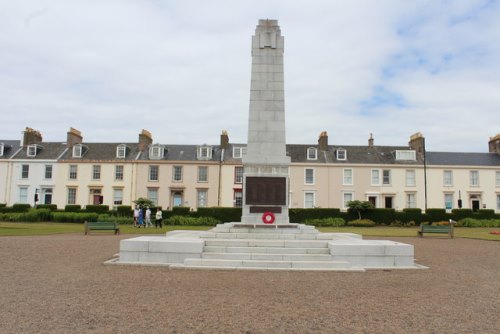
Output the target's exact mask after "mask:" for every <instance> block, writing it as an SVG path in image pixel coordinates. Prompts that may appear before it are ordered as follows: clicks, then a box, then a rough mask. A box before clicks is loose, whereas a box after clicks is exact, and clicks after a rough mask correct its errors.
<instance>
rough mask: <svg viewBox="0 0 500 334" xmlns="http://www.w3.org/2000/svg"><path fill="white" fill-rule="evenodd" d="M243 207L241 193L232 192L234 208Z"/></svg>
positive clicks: (238, 191) (237, 190) (239, 191)
mask: <svg viewBox="0 0 500 334" xmlns="http://www.w3.org/2000/svg"><path fill="white" fill-rule="evenodd" d="M242 206H243V192H242V191H241V190H239V189H235V190H234V207H235V208H241V207H242Z"/></svg>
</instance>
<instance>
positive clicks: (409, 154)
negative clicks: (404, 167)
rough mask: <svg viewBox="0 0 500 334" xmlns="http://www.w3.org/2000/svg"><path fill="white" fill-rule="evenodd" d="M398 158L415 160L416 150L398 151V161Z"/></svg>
mask: <svg viewBox="0 0 500 334" xmlns="http://www.w3.org/2000/svg"><path fill="white" fill-rule="evenodd" d="M398 160H406V161H415V160H417V154H416V152H415V151H414V150H404V151H403V150H401V151H396V161H398Z"/></svg>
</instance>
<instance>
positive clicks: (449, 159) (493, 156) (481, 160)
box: [426, 152, 500, 167]
mask: <svg viewBox="0 0 500 334" xmlns="http://www.w3.org/2000/svg"><path fill="white" fill-rule="evenodd" d="M426 162H427V164H428V165H446V166H498V167H500V154H497V153H460V152H427V153H426Z"/></svg>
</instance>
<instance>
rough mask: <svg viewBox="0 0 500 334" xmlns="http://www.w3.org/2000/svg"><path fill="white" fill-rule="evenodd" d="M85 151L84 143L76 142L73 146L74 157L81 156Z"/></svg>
mask: <svg viewBox="0 0 500 334" xmlns="http://www.w3.org/2000/svg"><path fill="white" fill-rule="evenodd" d="M82 152H83V146H82V144H76V145H74V146H73V158H81V157H82Z"/></svg>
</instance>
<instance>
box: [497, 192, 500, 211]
mask: <svg viewBox="0 0 500 334" xmlns="http://www.w3.org/2000/svg"><path fill="white" fill-rule="evenodd" d="M497 210H499V211H500V195H497Z"/></svg>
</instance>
